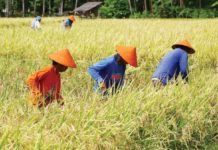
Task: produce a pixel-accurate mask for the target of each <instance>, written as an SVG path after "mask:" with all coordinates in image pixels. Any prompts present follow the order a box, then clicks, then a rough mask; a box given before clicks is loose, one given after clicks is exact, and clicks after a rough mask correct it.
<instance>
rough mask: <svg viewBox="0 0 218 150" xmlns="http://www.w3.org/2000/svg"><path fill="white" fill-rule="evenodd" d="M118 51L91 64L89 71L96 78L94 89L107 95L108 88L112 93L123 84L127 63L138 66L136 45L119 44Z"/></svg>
mask: <svg viewBox="0 0 218 150" xmlns="http://www.w3.org/2000/svg"><path fill="white" fill-rule="evenodd" d="M116 51H117V53H116V54H115V55H112V56H109V57H107V58H105V59H103V60H102V61H100V62H98V63H96V64H94V65H92V66H90V67H89V68H88V73H89V74H90V75H91V77H92V78H93V79H94V80H95V86H94V90H95V91H97V92H99V93H101V94H103V95H106V94H108V89H109V88H111V89H112V94H113V93H115V92H116V91H117V89H119V88H120V87H122V86H123V83H124V76H125V70H126V64H130V65H131V66H133V67H137V56H136V48H135V47H127V46H117V47H116Z"/></svg>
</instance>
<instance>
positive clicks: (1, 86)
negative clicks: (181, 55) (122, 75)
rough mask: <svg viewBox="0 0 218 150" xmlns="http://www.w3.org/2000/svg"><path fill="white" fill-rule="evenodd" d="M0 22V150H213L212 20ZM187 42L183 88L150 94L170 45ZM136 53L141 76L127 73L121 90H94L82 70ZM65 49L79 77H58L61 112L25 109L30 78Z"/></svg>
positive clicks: (216, 69) (71, 72) (216, 123)
mask: <svg viewBox="0 0 218 150" xmlns="http://www.w3.org/2000/svg"><path fill="white" fill-rule="evenodd" d="M32 19H33V18H11V19H3V18H0V149H78V150H87V149H88V150H113V149H129V150H141V149H149V150H150V149H151V150H164V149H210V150H216V149H218V42H217V41H218V19H144V20H143V19H107V20H102V19H95V20H89V19H79V18H77V22H76V23H75V25H74V26H73V28H72V30H67V31H65V30H63V29H62V28H61V22H62V20H63V19H64V18H58V17H56V18H42V25H41V27H42V29H41V30H40V31H34V30H32V29H31V28H30V24H31V21H32ZM184 38H186V39H188V40H189V41H190V42H191V44H192V46H193V47H194V48H195V49H196V53H195V54H194V55H190V57H189V71H190V75H189V84H183V81H182V80H181V78H180V79H179V81H180V83H179V85H178V86H176V85H169V86H167V87H166V88H164V89H163V90H156V89H155V88H153V86H152V83H151V76H152V74H153V72H154V71H155V68H156V66H157V65H158V63H159V61H160V60H161V58H162V57H163V56H164V55H165V54H166V53H167V52H168V51H170V50H171V45H172V44H174V43H175V42H177V41H179V40H181V39H184ZM116 45H132V46H136V48H137V56H138V65H139V67H138V68H132V67H131V66H128V67H127V70H126V82H125V86H124V89H123V90H121V91H120V92H119V93H117V94H116V95H113V96H108V97H101V96H100V95H97V94H95V93H94V92H93V85H94V81H93V80H92V79H91V77H90V76H89V74H88V73H87V68H88V67H89V66H90V65H91V64H93V63H96V62H98V61H99V60H101V59H103V58H105V57H108V56H109V55H112V54H114V53H115V46H116ZM63 48H68V49H69V50H70V51H71V54H72V55H73V57H74V59H75V61H76V63H77V68H76V69H68V70H67V71H66V72H64V73H62V75H61V78H62V96H63V97H64V100H65V106H64V108H63V109H61V108H60V107H59V106H58V104H55V103H54V104H52V105H50V106H49V107H47V108H46V109H41V110H39V109H36V108H33V107H32V106H31V105H30V104H28V102H27V100H28V96H29V94H30V93H29V90H28V87H27V85H26V79H27V77H28V76H29V74H31V73H33V72H35V71H37V70H38V69H40V68H42V67H45V66H47V65H49V64H51V61H50V60H49V59H48V57H47V55H48V54H49V53H52V52H53V51H55V50H60V49H63Z"/></svg>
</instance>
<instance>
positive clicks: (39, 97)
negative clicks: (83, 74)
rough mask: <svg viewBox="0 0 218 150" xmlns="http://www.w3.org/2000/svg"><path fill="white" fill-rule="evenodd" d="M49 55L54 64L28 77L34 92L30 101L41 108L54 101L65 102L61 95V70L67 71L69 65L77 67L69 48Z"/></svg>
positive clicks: (29, 84)
mask: <svg viewBox="0 0 218 150" xmlns="http://www.w3.org/2000/svg"><path fill="white" fill-rule="evenodd" d="M48 57H49V58H50V59H51V60H52V65H50V66H48V67H45V68H43V69H41V70H39V71H37V72H35V73H33V74H32V75H30V76H29V78H28V79H27V83H28V86H29V88H30V90H31V93H32V95H31V98H30V102H31V103H32V104H33V105H34V106H38V107H39V108H41V107H43V106H44V107H46V106H47V105H48V104H50V103H52V102H54V101H57V102H58V103H60V104H61V105H63V104H64V102H63V100H62V96H61V78H60V72H64V71H66V70H67V68H68V67H71V68H76V64H75V62H74V60H73V57H72V56H71V54H70V52H69V50H68V49H63V50H60V51H56V52H54V53H52V54H50V55H48Z"/></svg>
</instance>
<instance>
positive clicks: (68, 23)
mask: <svg viewBox="0 0 218 150" xmlns="http://www.w3.org/2000/svg"><path fill="white" fill-rule="evenodd" d="M72 24H73V22H72V21H71V20H70V19H66V20H65V21H64V26H65V27H71V26H72Z"/></svg>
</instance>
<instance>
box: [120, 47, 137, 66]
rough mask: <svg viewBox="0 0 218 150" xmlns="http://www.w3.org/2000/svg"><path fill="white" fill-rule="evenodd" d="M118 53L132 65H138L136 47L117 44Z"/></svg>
mask: <svg viewBox="0 0 218 150" xmlns="http://www.w3.org/2000/svg"><path fill="white" fill-rule="evenodd" d="M116 50H117V53H118V54H119V55H120V56H121V57H122V58H123V59H124V60H125V61H126V62H127V63H128V64H130V65H131V66H133V67H137V56H136V48H135V47H130V46H128V47H127V46H121V45H120V46H116Z"/></svg>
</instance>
